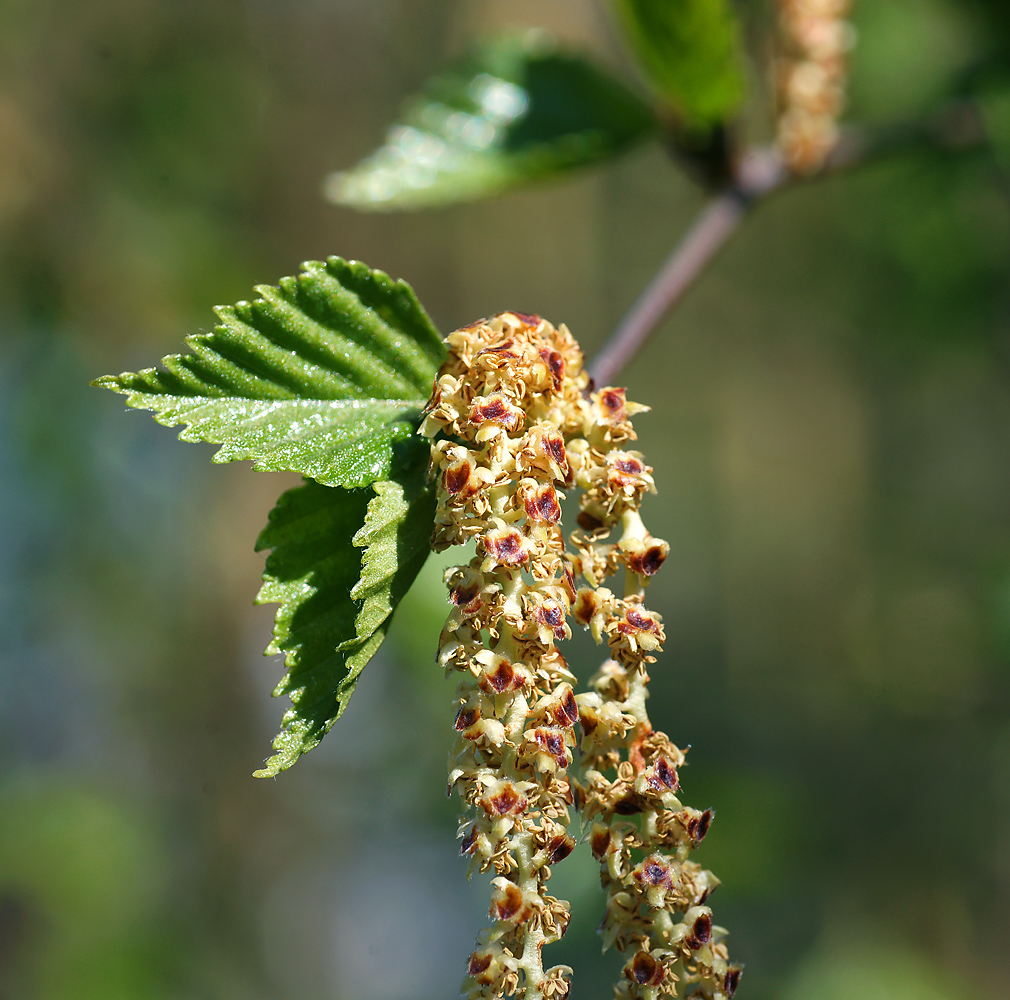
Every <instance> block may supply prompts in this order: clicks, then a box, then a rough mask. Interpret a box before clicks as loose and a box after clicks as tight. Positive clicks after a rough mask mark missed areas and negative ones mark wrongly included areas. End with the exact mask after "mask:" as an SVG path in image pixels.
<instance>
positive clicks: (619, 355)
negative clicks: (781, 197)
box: [589, 101, 987, 385]
mask: <svg viewBox="0 0 1010 1000" xmlns="http://www.w3.org/2000/svg"><path fill="white" fill-rule="evenodd" d="M986 139H987V137H986V134H985V128H984V123H983V122H982V120H981V117H980V115H979V113H978V109H977V107H976V106H975V104H974V102H971V101H957V102H954V103H952V104H948V105H945V106H944V107H942V108H940V109H939V110H938V111H936V112H934V113H933V114H931V115H928V116H926V117H925V118H922V119H919V120H917V121H914V122H909V123H905V124H901V125H897V126H894V127H890V128H886V129H878V130H874V131H870V130H865V129H853V130H849V131H847V132H845V133H843V135H842V138H841V140H840V141H839V143H838V145H837V146H836V147H835V149H834V151H833V152H832V154H831V156H830V157H829V158H828V161H827V163H826V164H825V165H824V167H823V169H822V170H821V171H820V173H818V174H817V177H823V176H827V175H830V174H834V173H837V172H838V171H840V170H845V169H849V168H851V167H855V166H858V165H860V164H862V163H866V162H869V161H871V160H877V159H879V158H881V157H883V156H885V155H887V154H889V153H894V152H899V151H904V150H907V149H910V148H915V147H933V148H938V149H943V150H947V151H949V150H957V149H967V148H972V147H977V146H980V145H982V144H984V143H985V142H986ZM801 180H802V179H801V178H797V177H795V176H792V175H790V174H789V172H788V171H787V170H786V167H785V165H784V164H783V162H782V158H781V157H780V156H779V154H778V153H777V152H776V151H775V149H774V148H771V147H757V148H754V149H752V150H750V151H749V152H748V153H747V154H746V155H745V156H744V157H743V159H742V160H741V163H740V166H739V168H738V170H737V175H736V177H735V178H734V180H733V182H732V183H731V184H730V185H729V186H728V187H727V188H726V189H725V190H724V191H722V192H721V193H720V194H718V195H716V196H715V197H714V198H712V199H711V200H710V201H709V202H708V203H707V204H706V205H705V206H704V208H703V209H702V210H701V214H700V215H699V216H698V218H697V219H696V220H695V221H694V223H693V224H692V225H691V227H690V228H689V229H688V231H687V233H686V234H685V235H684V237H683V239H682V240H681V241H680V243H678V244H677V246H676V247H675V248H674V250H673V252H672V253H671V254H670V256H669V257H668V258H667V259H666V261H665V262H664V263H663V265H662V267H660V269H659V271H658V272H657V274H656V276H655V278H653V279H652V281H651V282H650V283H649V285H648V287H647V288H646V289H645V291H644V292H643V293H642V294H641V296H640V297H639V298H638V300H637V301H636V302H635V304H634V305H633V306H632V307H631V310H630V311H629V312H628V313H627V315H626V316H625V317H624V319H623V320H621V322H620V324H619V325H618V327H617V329H616V330H615V331H614V332H613V333H612V334H611V335H610V338H609V339H608V340H607V342H606V343H605V344H604V345H603V347H602V348H601V349H600V352H599V353H598V354H597V355H596V357H595V358H594V359H593V361H592V363H591V364H590V365H589V374H590V377H591V378H592V379H593V381H594V383H595V384H596V385H610V384H612V383H613V381H614V380H615V379H616V378H617V376H618V375H619V374H620V372H621V370H622V369H623V368H624V366H625V365H626V364H627V363H628V362H629V361H630V360H631V359H632V358H633V357H634V356H635V355H636V354H637V353H638V352H639V351H640V350H641V348H642V347H643V346H644V345H645V343H646V342H647V341H648V339H649V337H650V336H651V335H652V334H653V333H654V332H655V330H656V328H657V327H658V326H659V324H660V323H661V322H662V320H663V319H664V317H666V316H667V315H668V314H669V313H670V312H671V311H672V310H673V308H674V307H675V306H676V305H677V304H678V303H679V302H680V300H681V299H682V298H683V297H684V294H685V293H686V292H687V290H688V289H689V288H690V287H691V286H692V285H693V284H694V283H695V281H697V279H698V277H699V276H700V275H701V274H702V273H704V271H705V269H706V268H707V267H708V266H709V265H710V264H711V263H712V261H713V260H714V259H715V258H716V257H717V256H718V254H719V251H720V250H722V248H723V247H724V246H725V245H726V243H727V242H728V241H729V239H730V237H731V236H732V235H733V234H734V233H735V232H736V231H737V230H738V229H739V228H740V225H741V223H742V222H743V221H744V219H746V217H747V216H748V214H749V213H750V210H751V209H752V208H753V207H754V205H756V204H757V203H758V202H759V201H761V200H762V199H764V198H765V197H767V196H768V195H769V194H771V193H772V192H773V191H775V190H777V189H778V188H781V187H788V186H792V185H793V184H795V183H798V182H800V181H801Z"/></svg>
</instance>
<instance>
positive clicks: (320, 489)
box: [255, 439, 435, 778]
mask: <svg viewBox="0 0 1010 1000" xmlns="http://www.w3.org/2000/svg"><path fill="white" fill-rule="evenodd" d="M404 450H405V451H407V452H408V456H407V458H406V460H405V461H403V462H402V463H398V468H397V469H396V470H395V472H394V475H395V477H396V478H394V479H389V480H383V481H380V482H377V483H375V484H374V485H373V491H374V492H373V491H366V490H342V489H333V488H332V487H329V486H322V485H320V484H319V483H316V482H312V481H308V482H306V483H305V485H304V486H300V487H297V488H296V489H293V490H289V491H288V492H287V493H285V494H284V495H283V496H282V497H281V498H280V500H279V501H278V503H277V506H276V507H275V508H274V509H273V511H271V513H270V520H269V523H268V525H267V527H266V528H265V529H264V531H263V533H262V534H261V535H260V538H259V540H258V542H257V546H256V547H257V549H258V550H259V549H267V548H269V549H272V550H273V551H272V552H271V553H270V555H269V556H268V557H267V563H266V572H265V573H264V576H263V579H264V583H263V587H262V589H261V590H260V593H259V596H258V597H257V601H258V602H259V603H261V604H265V603H278V604H280V607H279V608H278V610H277V615H276V619H275V622H274V638H273V641H272V642H271V644H270V645H269V646H268V647H267V653H283V654H284V662H285V665H286V667H287V673H286V674H285V675H284V678H283V679H282V680H281V682H280V684H278V685H277V688H276V690H275V691H274V694H275V695H283V694H286V695H288V697H289V698H290V699H291V708H290V709H289V710H288V711H287V712H286V713H285V715H284V718H283V720H282V723H281V731H280V733H279V734H278V735H277V737H276V738H275V739H274V742H273V747H274V750H275V751H276V752H275V753H274V755H273V756H272V757H271V758H270V759H269V760H268V761H267V763H266V765H265V766H264V767H263V768H262V769H261V770H259V771H256V772H255V775H256V777H258V778H269V777H273V776H275V775H276V774H278V773H279V772H280V771H283V770H286V769H287V768H289V767H291V765H292V764H294V763H295V761H296V760H298V758H299V757H300V756H301V755H302V754H303V753H306V752H307V751H309V750H311V749H312V748H313V747H315V746H316V745H317V744H318V743H319V741H320V740H321V739H322V738H323V736H325V735H326V733H328V732H329V730H330V728H331V727H332V726H333V724H334V723H335V722H336V720H337V719H338V718H339V717H340V715H341V713H342V712H343V711H344V709H345V708H346V707H347V702H348V701H349V700H350V697H351V695H352V694H353V692H354V687H355V685H356V683H357V679H358V676H359V674H360V673H361V671H362V669H363V668H364V667H365V665H366V664H367V663H368V661H369V660H370V659H371V658H372V656H373V655H374V654H375V651H376V650H377V649H378V648H379V646H380V645H381V643H382V640H383V639H384V638H385V634H386V629H387V628H388V626H389V619H390V616H391V615H392V613H393V610H394V609H395V608H396V605H397V604H398V603H399V601H400V598H402V597H403V595H404V594H405V593H406V591H407V589H408V588H409V587H410V584H411V583H412V582H413V580H414V578H415V577H416V576H417V574H418V572H419V571H420V569H421V567H422V566H423V565H424V561H425V559H426V557H427V555H428V552H429V539H430V536H431V526H432V522H433V520H434V515H435V499H434V491H433V490H432V489H431V488H430V486H429V484H428V483H426V481H425V469H426V467H427V456H428V448H427V446H426V444H425V443H422V442H421V441H418V440H417V439H414V440H413V441H411V442H409V443H408V446H407V448H406V449H404Z"/></svg>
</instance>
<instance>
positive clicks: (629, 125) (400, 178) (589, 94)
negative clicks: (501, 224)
mask: <svg viewBox="0 0 1010 1000" xmlns="http://www.w3.org/2000/svg"><path fill="white" fill-rule="evenodd" d="M655 128H656V122H655V119H654V117H653V114H652V111H651V110H650V108H649V107H648V105H646V104H645V103H643V102H642V101H641V100H640V99H639V98H638V97H637V96H636V95H635V94H633V93H632V92H631V91H630V90H628V88H627V87H625V86H624V84H622V83H621V82H620V81H618V80H616V79H614V78H613V77H612V76H611V75H610V74H609V73H607V72H605V71H604V70H602V69H601V68H599V67H598V66H596V65H594V64H593V63H591V62H590V61H588V60H586V59H584V58H582V57H581V56H575V55H568V54H564V53H561V52H559V51H557V50H556V49H555V47H554V45H553V43H552V42H551V41H550V39H549V38H548V37H547V36H546V35H545V34H544V33H543V32H531V33H528V34H526V35H524V36H521V37H507V38H502V39H496V40H494V41H492V42H489V43H486V44H485V45H483V46H482V47H480V48H479V49H478V50H477V51H476V52H475V54H474V55H473V56H471V58H469V59H468V60H466V61H465V62H463V63H461V64H460V65H458V66H456V67H454V68H452V69H449V70H447V71H446V72H444V73H442V74H440V75H439V76H436V77H434V78H433V79H431V80H429V81H428V83H427V84H426V85H425V86H424V88H423V90H422V92H421V94H420V95H419V96H417V97H415V98H414V99H413V100H412V101H411V102H410V103H409V104H408V106H407V108H406V110H405V113H404V116H403V120H402V121H401V122H399V123H398V124H396V125H394V126H393V127H392V128H391V129H390V130H389V132H388V133H387V134H386V142H385V145H383V146H382V147H381V148H380V149H379V150H377V151H376V152H375V153H373V154H372V155H371V156H369V157H368V158H367V159H366V160H364V161H362V162H361V163H359V164H358V165H357V166H356V167H354V168H353V169H351V170H348V171H346V172H343V173H336V174H332V175H331V176H330V177H329V179H328V180H327V182H326V194H327V197H328V198H329V199H330V200H331V201H334V202H336V203H337V204H340V205H350V206H352V207H354V208H358V209H364V210H373V211H375V210H390V209H411V208H430V207H433V206H438V205H449V204H452V203H454V202H461V201H469V200H472V199H475V198H483V197H486V196H488V195H493V194H498V193H499V192H501V191H505V190H507V189H509V188H512V187H516V186H518V185H520V184H525V183H528V182H530V181H535V180H540V179H543V178H547V177H551V176H554V175H556V174H558V173H560V172H562V171H565V170H570V169H572V168H574V167H578V166H582V165H584V164H588V163H593V162H595V161H598V160H602V159H604V158H606V157H610V156H614V155H616V154H617V153H619V152H621V151H623V150H624V149H626V148H627V147H628V146H629V145H631V144H632V143H634V142H636V141H637V140H639V139H641V138H643V137H645V136H647V135H648V134H650V133H651V132H652V131H654V130H655Z"/></svg>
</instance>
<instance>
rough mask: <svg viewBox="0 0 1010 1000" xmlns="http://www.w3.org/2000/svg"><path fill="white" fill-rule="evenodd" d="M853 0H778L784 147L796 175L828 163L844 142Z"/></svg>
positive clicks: (778, 64) (778, 85)
mask: <svg viewBox="0 0 1010 1000" xmlns="http://www.w3.org/2000/svg"><path fill="white" fill-rule="evenodd" d="M850 6H851V0H778V20H779V38H780V48H781V55H780V57H779V59H778V60H777V62H776V77H777V79H776V89H777V92H778V103H779V116H778V129H777V131H778V138H777V141H778V146H779V148H780V149H781V151H782V155H783V157H784V158H785V161H786V164H787V166H788V167H789V168H790V170H792V171H793V173H795V174H811V173H814V172H815V171H817V170H820V168H821V167H822V166H823V165H824V161H825V160H826V159H827V156H828V154H829V153H830V152H831V150H832V149H833V148H834V145H835V143H836V142H837V141H838V117H839V115H841V113H842V110H843V108H844V106H845V77H846V61H847V57H848V53H849V50H850V49H851V48H852V45H853V40H854V37H855V36H854V34H853V31H852V26H851V25H850V24H849V22H848V21H847V20H846V16H847V15H848V12H849V8H850Z"/></svg>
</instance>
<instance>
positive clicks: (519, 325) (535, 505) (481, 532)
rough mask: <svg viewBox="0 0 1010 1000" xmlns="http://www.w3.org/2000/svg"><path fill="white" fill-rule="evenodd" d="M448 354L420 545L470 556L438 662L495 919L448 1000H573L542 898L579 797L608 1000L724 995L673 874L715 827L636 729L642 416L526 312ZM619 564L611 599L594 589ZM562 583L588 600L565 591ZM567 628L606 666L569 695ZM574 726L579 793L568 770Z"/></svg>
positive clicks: (641, 726) (708, 928) (712, 949)
mask: <svg viewBox="0 0 1010 1000" xmlns="http://www.w3.org/2000/svg"><path fill="white" fill-rule="evenodd" d="M446 343H447V346H448V349H449V356H448V359H447V361H446V363H445V364H444V365H443V367H442V369H441V371H440V373H439V377H438V379H437V381H436V385H435V389H434V392H433V395H432V398H431V400H430V402H429V404H428V407H427V411H426V417H425V421H424V424H423V428H422V429H423V431H424V433H426V434H427V435H428V436H429V437H431V438H432V452H431V454H432V458H431V473H432V475H433V476H434V477H435V479H436V484H437V493H438V507H437V512H436V518H435V531H434V535H433V539H432V544H433V547H434V548H435V549H436V550H442V549H445V548H447V547H448V546H451V545H457V544H462V543H465V542H468V541H471V540H473V541H475V544H476V555H475V556H474V557H473V558H472V559H471V560H470V562H469V563H467V564H466V565H461V566H457V567H455V568H453V569H451V570H450V571H449V572H447V574H446V577H445V582H446V585H447V587H448V590H449V602H450V606H451V610H450V613H449V616H448V620H447V621H446V624H445V627H444V629H443V631H442V635H441V637H440V640H439V651H438V659H439V662H440V663H441V664H442V665H443V666H444V667H445V669H446V671H447V673H448V674H455V675H456V676H457V678H458V682H457V688H456V694H455V700H454V714H453V720H454V721H453V725H454V728H455V731H456V734H457V735H456V740H455V744H454V746H453V749H452V752H451V754H450V761H449V785H448V787H449V791H450V792H451V791H453V790H454V789H455V790H456V791H457V792H458V793H459V795H460V797H461V798H462V800H463V803H464V816H463V819H462V822H461V824H460V830H459V836H460V838H461V840H462V845H461V853H462V854H463V855H464V856H467V857H469V858H470V871H471V873H473V872H474V871H481V872H493V873H494V877H493V880H492V893H491V905H490V910H489V917H490V921H491V923H490V924H489V926H487V927H486V928H485V929H484V930H482V931H481V932H480V934H479V935H478V938H477V945H476V948H475V949H474V951H473V953H472V954H471V956H470V958H469V960H468V967H467V975H466V978H465V979H464V981H463V987H462V989H463V993H464V995H465V996H466V997H467V998H468V1000H478V998H497V997H503V996H516V997H522V998H525V1000H540V998H553V997H565V996H568V994H569V991H570V976H571V969H569V968H567V967H565V966H554V967H552V968H546V969H545V968H544V964H543V954H542V952H543V949H544V947H545V946H546V945H549V944H551V943H552V942H554V941H557V940H558V939H559V938H560V937H561V936H562V935H563V934H564V933H565V930H566V929H567V926H568V922H569V917H570V910H569V905H568V903H566V902H564V901H562V900H558V899H556V898H555V897H553V896H551V895H550V894H549V893H548V892H547V891H546V885H547V881H548V879H549V878H550V871H551V867H552V866H553V865H555V864H557V863H559V862H560V861H562V860H563V859H564V858H565V857H567V856H568V855H569V854H570V853H571V851H572V850H573V848H574V847H575V840H574V838H573V837H572V835H571V834H570V833H569V832H568V827H569V824H570V820H571V815H570V809H571V807H572V806H573V805H576V804H577V805H578V806H579V807H580V808H581V811H582V821H583V828H584V829H585V830H586V832H587V834H588V835H590V837H591V840H592V848H593V852H594V854H596V856H597V857H598V859H600V860H601V862H602V873H603V874H602V878H603V883H604V886H605V887H607V889H608V909H607V915H606V917H605V920H604V924H603V927H602V931H603V934H604V944H605V946H610V945H616V946H617V947H618V948H620V949H621V950H628V949H629V948H630V949H632V950H633V954H632V956H631V958H630V959H629V961H628V964H627V965H626V966H625V975H624V979H623V980H622V982H621V984H619V986H618V987H617V988H616V989H615V996H617V997H628V998H631V997H642V998H649V1000H651V998H654V997H658V996H661V995H675V994H676V983H677V982H678V981H680V980H683V981H684V982H687V983H693V984H696V992H697V991H700V992H697V995H701V996H705V997H710V998H721V997H728V996H730V995H732V992H733V989H734V988H735V986H736V981H737V979H738V977H739V970H738V969H736V968H734V967H730V966H729V965H728V964H727V962H726V952H725V947H724V946H723V945H722V944H721V932H720V931H719V930H718V929H716V928H713V926H712V923H711V916H710V913H709V911H708V909H707V908H706V907H705V906H704V902H705V899H706V898H707V896H708V893H709V892H710V891H711V889H712V888H714V887H715V885H717V884H718V883H717V881H716V879H715V878H714V876H712V875H711V874H710V873H708V872H703V871H702V870H701V869H700V867H699V866H697V865H695V864H693V863H692V862H690V861H688V860H687V853H688V852H689V851H690V849H691V847H693V846H694V845H695V844H696V843H697V842H699V841H700V840H701V838H702V837H703V836H704V833H705V830H707V827H708V823H709V821H710V819H711V814H710V813H697V812H696V811H694V810H690V809H688V808H686V807H684V806H682V805H681V803H680V802H679V801H678V800H677V799H676V797H675V792H676V790H677V772H676V769H677V768H678V767H679V766H680V764H681V763H682V762H683V754H682V753H681V752H680V751H679V750H678V749H677V748H676V747H675V746H673V744H671V743H670V741H669V740H668V739H667V738H666V737H665V736H664V735H663V734H662V733H655V732H653V730H652V728H651V726H650V724H649V720H648V716H647V715H646V714H645V697H646V691H645V685H646V683H647V681H648V675H647V673H646V665H647V664H649V663H651V662H653V660H654V657H653V656H652V653H653V652H655V651H656V650H658V649H659V647H660V644H661V643H662V641H663V638H664V635H663V628H662V623H661V621H660V619H659V616H658V615H655V614H653V613H650V612H649V611H647V610H646V609H645V607H644V605H643V603H642V594H643V591H644V586H645V584H646V583H647V581H648V579H649V578H650V577H651V576H652V574H653V573H655V572H656V571H657V570H658V569H659V567H660V566H661V565H662V563H663V560H664V559H665V558H666V555H667V552H668V546H667V545H666V543H665V542H662V541H660V540H658V539H655V538H652V537H651V536H650V535H649V533H648V532H647V531H646V529H645V526H644V524H643V523H642V520H641V518H640V517H639V515H638V506H639V503H640V501H641V498H642V496H643V495H644V494H645V493H646V492H647V491H649V490H653V489H654V486H653V481H652V476H651V470H650V469H649V468H648V467H647V466H646V465H645V463H644V460H643V458H642V456H641V455H640V454H639V453H638V452H635V451H630V450H627V444H628V443H629V442H631V441H633V440H634V438H635V434H634V431H633V429H632V427H631V422H630V419H629V416H630V415H631V414H633V413H634V412H636V410H639V409H643V408H642V407H636V406H635V405H634V404H631V403H629V402H628V401H627V400H626V399H625V396H624V390H623V389H616V388H604V389H601V390H599V391H598V392H595V393H591V392H590V391H589V388H588V381H589V380H588V376H587V375H586V373H585V371H584V369H583V367H582V354H581V351H580V350H579V347H578V344H577V343H576V342H575V340H574V339H573V338H572V336H571V334H570V333H569V332H568V330H567V329H566V328H565V327H564V326H561V327H560V328H557V329H555V328H554V327H553V326H552V325H551V324H550V323H548V322H546V321H545V320H543V319H540V318H539V317H536V316H527V315H523V314H520V313H502V314H500V315H498V316H495V317H493V318H492V319H490V320H486V321H481V322H479V323H476V324H473V325H472V326H469V327H465V328H463V329H461V330H457V331H456V332H455V333H452V334H450V335H449V337H448V338H447V340H446ZM572 487H576V488H578V489H581V490H582V496H581V500H580V514H579V525H580V528H579V530H578V531H576V532H574V533H573V535H572V544H573V548H572V550H571V551H566V548H565V541H564V536H563V534H562V530H561V524H560V522H561V493H560V492H559V491H561V490H564V489H567V488H572ZM617 524H620V525H621V536H620V539H619V540H618V541H617V542H611V541H610V540H609V536H610V534H611V530H612V528H613V527H614V526H615V525H617ZM620 568H623V569H624V574H625V591H624V595H623V596H622V597H617V596H616V595H615V594H614V593H612V592H611V591H610V590H609V589H606V588H605V587H603V586H601V584H602V583H603V581H604V580H605V579H606V578H608V577H609V576H612V575H613V574H614V573H616V572H617V571H618V569H620ZM577 576H579V577H581V578H582V580H583V581H584V582H585V583H586V584H587V586H583V587H582V588H581V589H578V590H577V589H576V577H577ZM570 616H574V617H575V619H576V620H577V621H579V622H580V623H581V624H583V625H586V626H588V627H589V628H591V629H592V631H593V634H594V635H595V636H596V638H597V641H602V640H603V639H604V638H605V639H606V641H607V643H608V646H609V648H610V652H611V656H612V657H613V659H611V660H608V662H607V664H605V665H604V668H603V670H601V672H600V673H599V674H597V676H596V677H595V678H594V680H593V682H592V690H591V691H590V692H588V693H584V694H580V695H578V696H576V694H575V691H574V687H575V685H576V678H575V677H574V676H573V674H572V673H571V672H570V671H569V669H568V666H567V663H566V662H565V659H564V657H563V656H562V654H561V652H560V651H559V649H558V643H559V642H560V641H562V640H564V639H566V638H569V637H570V635H571V629H570V625H569V623H568V619H569V617H570ZM577 725H578V726H579V727H580V729H581V733H582V740H581V743H582V761H581V763H582V765H583V766H584V767H585V773H584V776H583V777H582V778H581V779H579V780H577V779H576V777H575V775H573V774H571V773H570V769H571V767H572V762H573V748H574V746H575V743H576V736H575V730H576V726H577ZM610 772H613V777H608V776H607V774H608V773H610ZM634 817H637V819H635V818H634ZM587 823H591V828H587V826H586V824H587Z"/></svg>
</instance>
